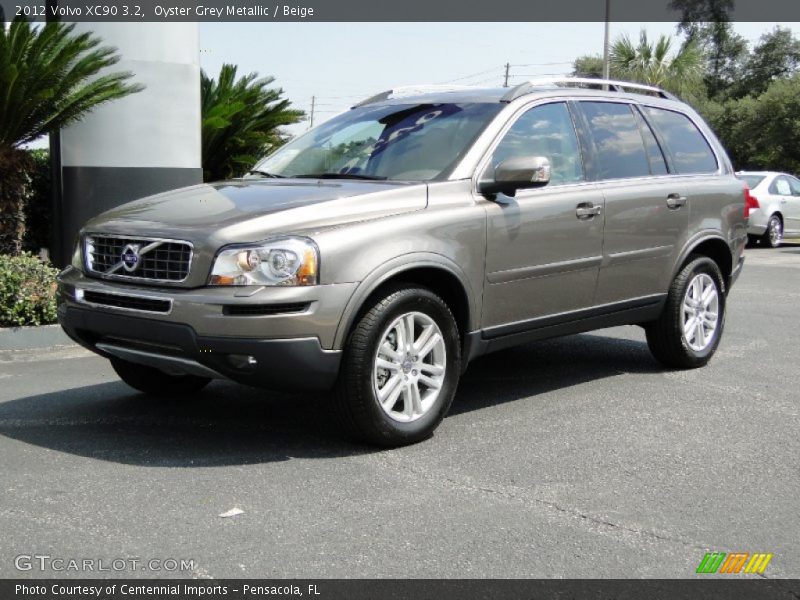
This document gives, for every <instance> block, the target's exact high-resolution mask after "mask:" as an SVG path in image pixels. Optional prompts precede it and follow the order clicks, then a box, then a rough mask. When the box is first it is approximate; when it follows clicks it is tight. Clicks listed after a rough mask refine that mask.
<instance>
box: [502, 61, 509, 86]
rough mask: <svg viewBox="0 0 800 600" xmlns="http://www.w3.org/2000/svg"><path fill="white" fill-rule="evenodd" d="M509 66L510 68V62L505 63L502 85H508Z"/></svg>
mask: <svg viewBox="0 0 800 600" xmlns="http://www.w3.org/2000/svg"><path fill="white" fill-rule="evenodd" d="M510 68H511V64H510V63H506V77H505V80H504V81H503V87H508V70H509V69H510Z"/></svg>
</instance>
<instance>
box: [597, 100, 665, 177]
mask: <svg viewBox="0 0 800 600" xmlns="http://www.w3.org/2000/svg"><path fill="white" fill-rule="evenodd" d="M581 106H582V107H583V110H584V113H585V114H586V118H587V120H588V122H589V131H590V133H591V135H592V138H593V139H594V144H595V148H596V149H597V165H598V169H599V173H598V177H599V178H600V179H619V178H621V177H643V176H646V175H650V165H649V161H648V159H647V154H645V150H644V142H643V141H642V134H641V132H640V131H639V126H638V125H637V124H636V119H635V118H634V116H633V112H632V111H631V107H630V106H629V105H627V104H616V103H611V102H582V103H581Z"/></svg>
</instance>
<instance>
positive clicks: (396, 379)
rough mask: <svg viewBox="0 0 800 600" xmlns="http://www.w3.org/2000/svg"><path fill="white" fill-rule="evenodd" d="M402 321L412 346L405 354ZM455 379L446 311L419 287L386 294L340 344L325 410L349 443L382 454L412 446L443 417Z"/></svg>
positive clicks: (455, 350) (457, 357) (453, 329)
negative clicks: (330, 397)
mask: <svg viewBox="0 0 800 600" xmlns="http://www.w3.org/2000/svg"><path fill="white" fill-rule="evenodd" d="M409 317H410V318H411V319H412V320H413V324H412V325H411V328H413V329H414V332H415V333H414V335H413V339H414V340H416V341H418V342H419V344H416V343H415V344H414V345H412V346H411V347H410V351H409V347H408V346H406V340H407V338H408V336H407V335H406V334H405V332H406V331H407V330H409V323H410V322H409ZM431 325H433V327H430V326H431ZM401 330H402V331H401ZM425 332H428V335H429V337H428V338H425V337H424V336H425V335H426V334H425ZM437 336H438V337H437ZM404 346H405V347H406V351H404V350H403V347H404ZM423 353H424V354H423ZM415 359H416V360H415ZM379 360H380V361H381V362H380V363H379ZM379 364H380V365H388V366H387V368H382V367H380V366H379ZM389 366H390V367H391V368H389ZM460 373H461V344H460V342H459V334H458V326H457V325H456V321H455V319H454V318H453V314H452V313H451V312H450V309H449V308H448V306H447V305H446V304H445V303H444V302H443V301H442V299H441V298H439V297H438V296H437V295H436V294H434V293H433V292H431V291H430V290H428V289H425V288H418V287H411V288H400V287H393V288H389V289H387V290H386V292H385V294H383V295H382V296H381V297H379V298H378V299H377V301H375V302H374V304H373V305H372V306H371V307H370V308H369V309H368V310H367V311H366V312H365V313H364V314H363V316H361V318H360V319H359V320H358V322H357V323H356V325H355V327H354V328H353V330H352V332H351V333H350V335H349V337H348V339H347V343H346V345H345V351H344V356H343V360H342V367H341V372H340V374H339V380H338V382H337V385H336V391H335V401H334V402H333V404H332V408H333V410H334V413H335V416H336V418H337V420H338V421H339V423H340V424H341V425H342V427H343V428H344V430H345V431H346V433H347V434H348V435H349V436H350V437H353V438H356V439H358V440H361V441H365V442H368V443H370V444H375V445H378V446H384V447H397V446H404V445H407V444H413V443H416V442H419V441H422V440H424V439H427V438H428V437H430V436H431V435H432V434H433V431H434V430H435V429H436V427H438V425H439V423H441V421H442V419H443V418H444V416H445V415H446V414H447V411H448V410H449V409H450V404H451V403H452V401H453V396H454V395H455V392H456V387H457V386H458V379H459V376H460ZM429 383H430V384H432V385H429ZM437 386H438V387H437ZM415 390H416V391H415ZM382 396H385V397H384V398H383V402H382V399H381V397H382Z"/></svg>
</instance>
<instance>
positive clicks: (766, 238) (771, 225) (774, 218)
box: [764, 215, 782, 248]
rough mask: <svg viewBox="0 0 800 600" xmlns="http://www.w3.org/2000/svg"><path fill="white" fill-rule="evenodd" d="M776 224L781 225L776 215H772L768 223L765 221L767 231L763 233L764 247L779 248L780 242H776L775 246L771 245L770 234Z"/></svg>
mask: <svg viewBox="0 0 800 600" xmlns="http://www.w3.org/2000/svg"><path fill="white" fill-rule="evenodd" d="M776 222H778V223H781V218H780V217H779V216H778V215H772V216H771V217H770V218H769V221H767V231H766V232H765V233H764V241H765V242H766V245H767V246H769V247H770V248H778V247H780V245H781V241H782V240H778V242H777V243H776V244H773V243H772V235H770V232H771V231H772V230H773V229H774V228H775V223H776Z"/></svg>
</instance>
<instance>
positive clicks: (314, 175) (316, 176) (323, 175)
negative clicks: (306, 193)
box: [294, 173, 386, 181]
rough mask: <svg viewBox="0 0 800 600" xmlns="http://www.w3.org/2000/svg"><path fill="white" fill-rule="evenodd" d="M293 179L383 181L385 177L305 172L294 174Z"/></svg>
mask: <svg viewBox="0 0 800 600" xmlns="http://www.w3.org/2000/svg"><path fill="white" fill-rule="evenodd" d="M294 177H295V179H364V180H367V181H385V180H386V177H378V176H377V175H361V174H359V173H307V174H305V175H295V176H294Z"/></svg>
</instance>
